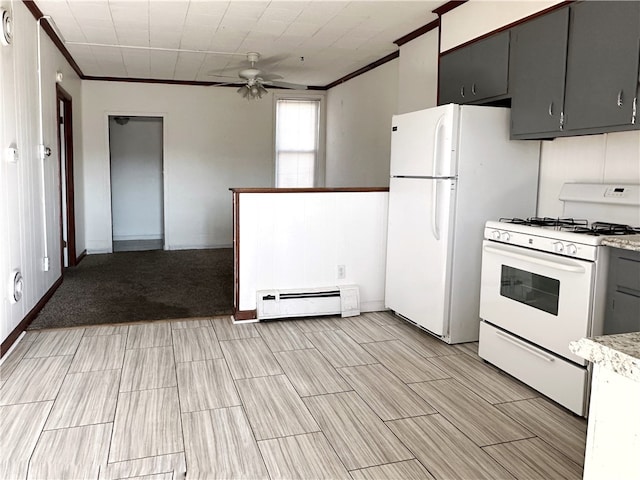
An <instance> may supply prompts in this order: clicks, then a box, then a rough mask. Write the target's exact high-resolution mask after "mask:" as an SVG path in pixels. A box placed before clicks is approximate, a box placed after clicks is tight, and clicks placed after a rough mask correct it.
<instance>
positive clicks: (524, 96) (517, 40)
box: [509, 8, 569, 138]
mask: <svg viewBox="0 0 640 480" xmlns="http://www.w3.org/2000/svg"><path fill="white" fill-rule="evenodd" d="M568 32H569V9H568V8H563V9H560V10H556V11H554V12H551V13H549V14H547V15H544V16H542V17H538V18H536V19H534V20H532V21H529V22H527V23H524V24H522V25H519V26H517V27H515V28H513V29H512V31H511V59H510V62H509V64H510V72H511V74H510V78H509V83H510V85H509V90H510V92H511V94H512V99H511V134H512V136H513V137H514V138H519V137H521V136H523V135H524V136H526V137H529V138H530V137H531V136H532V134H535V135H540V136H550V137H552V136H556V135H557V134H558V132H559V131H560V128H561V121H562V112H563V108H564V80H565V71H566V63H567V37H568Z"/></svg>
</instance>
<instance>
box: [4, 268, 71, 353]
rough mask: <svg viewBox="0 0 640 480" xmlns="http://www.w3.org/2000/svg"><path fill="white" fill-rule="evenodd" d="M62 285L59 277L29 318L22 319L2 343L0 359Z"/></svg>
mask: <svg viewBox="0 0 640 480" xmlns="http://www.w3.org/2000/svg"><path fill="white" fill-rule="evenodd" d="M60 285H62V276H60V277H58V280H56V281H55V283H54V284H53V285H52V286H51V288H50V289H49V290H47V293H45V294H44V296H43V297H42V298H41V299H40V301H39V302H38V303H36V306H35V307H33V308H32V309H31V311H30V312H29V313H28V314H27V316H26V317H24V318H23V319H22V321H21V322H20V323H19V324H18V326H17V327H16V328H14V329H13V331H12V332H11V333H10V334H9V336H8V337H7V338H6V339H5V340H4V341H3V342H2V345H0V357H3V356H4V354H5V353H7V351H8V350H9V349H10V348H11V345H13V343H14V342H15V341H16V340H17V339H18V337H19V336H20V334H21V333H22V332H23V331H24V330H26V329H27V327H28V326H29V324H30V323H31V322H32V321H33V319H34V318H36V316H37V315H38V313H40V310H42V308H43V307H44V306H45V305H46V303H47V302H48V301H49V299H50V298H51V297H52V296H53V294H54V293H55V291H56V290H57V289H58V287H59V286H60Z"/></svg>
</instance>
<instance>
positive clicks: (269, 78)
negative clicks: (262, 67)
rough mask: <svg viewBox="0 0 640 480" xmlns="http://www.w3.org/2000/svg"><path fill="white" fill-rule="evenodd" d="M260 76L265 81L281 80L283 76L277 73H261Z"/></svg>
mask: <svg viewBox="0 0 640 480" xmlns="http://www.w3.org/2000/svg"><path fill="white" fill-rule="evenodd" d="M260 78H261V79H262V80H263V81H265V82H270V81H272V80H281V79H283V78H284V77H283V76H282V75H278V74H277V73H263V74H262V75H260Z"/></svg>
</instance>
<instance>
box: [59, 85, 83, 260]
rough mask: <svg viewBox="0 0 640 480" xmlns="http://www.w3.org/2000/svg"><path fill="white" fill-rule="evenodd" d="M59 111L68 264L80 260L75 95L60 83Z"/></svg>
mask: <svg viewBox="0 0 640 480" xmlns="http://www.w3.org/2000/svg"><path fill="white" fill-rule="evenodd" d="M56 105H57V114H58V163H59V166H60V205H61V208H60V226H61V228H60V235H61V239H60V245H61V252H60V256H61V258H62V262H61V265H62V267H63V269H64V268H66V267H74V266H76V264H77V263H78V258H77V255H76V222H75V204H74V194H73V192H74V187H73V122H72V111H73V109H72V104H71V96H70V95H69V94H68V93H67V92H65V90H64V89H63V88H62V87H61V86H60V85H56Z"/></svg>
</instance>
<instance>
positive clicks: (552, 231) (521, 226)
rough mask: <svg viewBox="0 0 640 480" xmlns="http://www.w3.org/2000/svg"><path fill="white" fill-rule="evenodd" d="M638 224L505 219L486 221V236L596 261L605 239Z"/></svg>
mask: <svg viewBox="0 0 640 480" xmlns="http://www.w3.org/2000/svg"><path fill="white" fill-rule="evenodd" d="M638 233H640V229H639V228H637V227H630V226H628V225H621V224H617V223H606V222H593V223H589V222H588V221H587V220H577V219H573V218H540V217H531V218H527V219H522V218H501V219H500V221H488V222H487V223H486V224H485V229H484V238H485V239H486V240H491V241H494V242H500V243H506V244H510V245H514V246H520V247H524V248H528V249H533V250H539V251H543V252H549V253H554V254H557V255H563V256H565V257H575V258H580V259H583V260H589V261H595V260H596V258H597V257H598V248H599V246H600V243H601V242H602V239H603V238H604V237H606V236H608V235H633V234H638Z"/></svg>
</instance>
